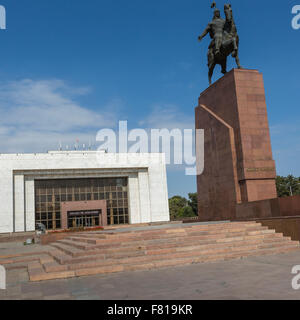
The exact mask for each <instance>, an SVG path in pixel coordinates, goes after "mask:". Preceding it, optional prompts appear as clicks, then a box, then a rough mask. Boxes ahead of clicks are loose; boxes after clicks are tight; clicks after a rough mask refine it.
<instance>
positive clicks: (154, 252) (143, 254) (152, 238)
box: [16, 222, 300, 281]
mask: <svg viewBox="0 0 300 320" xmlns="http://www.w3.org/2000/svg"><path fill="white" fill-rule="evenodd" d="M51 247H52V248H53V250H51V251H50V252H49V254H48V255H45V256H44V255H42V256H41V257H39V258H38V259H35V260H34V261H28V272H29V276H30V279H31V280H32V281H41V280H49V279H58V278H67V277H75V276H83V275H91V274H105V273H113V272H122V271H134V270H149V269H155V268H162V267H169V266H177V265H186V264H191V263H205V262H213V261H222V260H228V259H238V258H244V257H248V256H252V255H254V256H255V255H264V254H276V253H284V252H289V251H291V250H300V245H299V242H295V241H291V239H290V238H288V237H283V235H282V234H280V233H275V231H274V230H269V229H268V228H267V227H262V226H261V224H258V223H254V222H236V223H220V224H210V225H188V226H186V227H185V226H184V227H182V226H178V227H177V228H163V229H151V230H136V231H133V230H130V231H125V232H110V233H103V232H99V231H97V232H90V233H78V234H76V235H71V236H69V237H67V238H65V239H63V240H59V241H57V242H54V243H52V244H51ZM23 259H24V257H23ZM25 263H26V261H25ZM21 265H22V262H20V263H19V267H21ZM16 267H18V265H17V264H16Z"/></svg>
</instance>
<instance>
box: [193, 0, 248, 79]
mask: <svg viewBox="0 0 300 320" xmlns="http://www.w3.org/2000/svg"><path fill="white" fill-rule="evenodd" d="M211 7H212V8H215V9H214V17H213V20H212V21H211V22H210V23H209V24H208V25H207V27H206V29H205V30H204V32H203V33H202V34H201V36H199V37H198V40H199V41H201V40H202V39H203V38H204V37H205V36H206V35H207V34H209V35H210V37H211V39H212V41H211V43H210V45H209V47H208V54H207V58H208V69H209V71H208V80H209V84H210V85H211V79H212V76H213V73H214V69H215V66H216V65H217V64H219V65H221V67H222V71H221V72H222V73H223V74H225V73H226V72H227V70H226V69H227V57H228V56H229V55H230V54H231V56H232V57H233V58H235V61H236V64H237V67H238V68H239V69H241V68H242V67H241V65H240V59H239V36H238V33H237V28H236V25H235V22H234V19H233V14H232V8H231V5H230V4H225V6H224V12H225V16H226V20H224V19H222V17H221V12H220V10H219V9H217V7H216V2H215V1H214V2H213V4H212V6H211Z"/></svg>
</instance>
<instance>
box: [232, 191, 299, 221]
mask: <svg viewBox="0 0 300 320" xmlns="http://www.w3.org/2000/svg"><path fill="white" fill-rule="evenodd" d="M291 216H300V196H299V195H297V196H293V197H286V198H275V199H269V200H262V201H254V202H247V203H241V204H237V205H236V219H237V220H244V219H255V218H274V217H291Z"/></svg>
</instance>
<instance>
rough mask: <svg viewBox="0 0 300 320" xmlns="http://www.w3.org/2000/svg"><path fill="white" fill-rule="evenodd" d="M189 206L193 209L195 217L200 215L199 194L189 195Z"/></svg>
mask: <svg viewBox="0 0 300 320" xmlns="http://www.w3.org/2000/svg"><path fill="white" fill-rule="evenodd" d="M188 204H189V206H190V207H191V208H192V209H193V212H194V214H195V216H197V215H198V195H197V192H195V193H189V201H188Z"/></svg>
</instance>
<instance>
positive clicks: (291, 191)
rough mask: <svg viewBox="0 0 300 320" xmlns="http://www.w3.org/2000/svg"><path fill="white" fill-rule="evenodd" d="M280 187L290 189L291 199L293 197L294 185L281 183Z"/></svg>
mask: <svg viewBox="0 0 300 320" xmlns="http://www.w3.org/2000/svg"><path fill="white" fill-rule="evenodd" d="M296 185H300V183H296ZM280 186H283V187H288V188H289V191H290V195H291V197H292V196H293V188H292V184H291V183H290V182H288V183H287V184H282V183H281V184H280Z"/></svg>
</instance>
